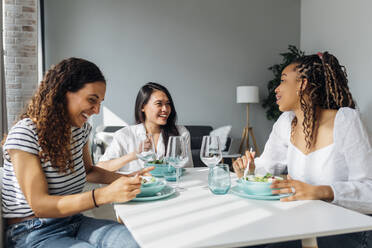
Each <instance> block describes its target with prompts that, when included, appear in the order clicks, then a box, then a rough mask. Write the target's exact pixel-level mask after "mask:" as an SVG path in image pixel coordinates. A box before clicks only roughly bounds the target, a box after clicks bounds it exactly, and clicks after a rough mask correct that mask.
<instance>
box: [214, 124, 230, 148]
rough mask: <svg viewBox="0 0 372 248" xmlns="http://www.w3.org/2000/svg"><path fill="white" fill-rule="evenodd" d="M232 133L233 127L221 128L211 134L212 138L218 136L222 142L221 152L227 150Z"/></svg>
mask: <svg viewBox="0 0 372 248" xmlns="http://www.w3.org/2000/svg"><path fill="white" fill-rule="evenodd" d="M230 131H231V125H228V126H223V127H219V128H217V129H214V130H213V131H212V132H210V133H209V135H210V136H218V137H219V138H220V142H221V151H224V150H225V149H226V141H227V138H228V137H229V134H230Z"/></svg>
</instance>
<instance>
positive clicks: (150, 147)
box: [136, 133, 156, 163]
mask: <svg viewBox="0 0 372 248" xmlns="http://www.w3.org/2000/svg"><path fill="white" fill-rule="evenodd" d="M136 155H137V158H139V159H140V160H142V161H144V162H145V163H146V162H150V161H154V160H155V159H156V153H155V145H154V139H153V137H152V134H150V133H148V134H144V135H140V136H139V137H138V144H137V150H136Z"/></svg>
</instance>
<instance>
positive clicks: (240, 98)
mask: <svg viewBox="0 0 372 248" xmlns="http://www.w3.org/2000/svg"><path fill="white" fill-rule="evenodd" d="M259 101H260V100H259V94H258V87H257V86H238V87H236V102H237V103H258V102H259Z"/></svg>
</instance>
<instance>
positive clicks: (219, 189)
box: [208, 164, 231, 195]
mask: <svg viewBox="0 0 372 248" xmlns="http://www.w3.org/2000/svg"><path fill="white" fill-rule="evenodd" d="M208 187H209V189H210V190H211V191H212V193H213V194H216V195H224V194H226V193H227V192H228V191H229V189H230V187H231V180H230V169H229V165H227V164H218V165H216V166H214V167H212V168H210V169H209V174H208Z"/></svg>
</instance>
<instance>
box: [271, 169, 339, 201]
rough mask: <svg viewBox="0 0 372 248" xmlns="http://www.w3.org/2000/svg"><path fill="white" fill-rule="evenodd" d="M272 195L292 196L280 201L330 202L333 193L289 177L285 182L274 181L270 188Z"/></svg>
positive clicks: (330, 190)
mask: <svg viewBox="0 0 372 248" xmlns="http://www.w3.org/2000/svg"><path fill="white" fill-rule="evenodd" d="M270 187H271V188H272V189H277V190H273V191H272V193H273V194H292V195H290V196H289V197H285V198H282V199H280V200H281V201H296V200H332V199H333V191H332V189H331V187H329V186H317V185H311V184H308V183H304V182H301V181H298V180H293V179H292V178H291V177H290V176H289V175H288V179H286V180H275V181H274V182H273V183H272V185H271V186H270Z"/></svg>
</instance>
